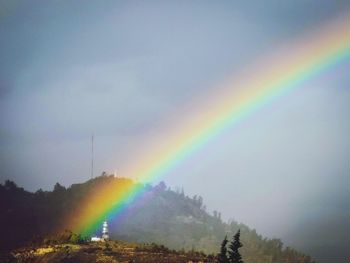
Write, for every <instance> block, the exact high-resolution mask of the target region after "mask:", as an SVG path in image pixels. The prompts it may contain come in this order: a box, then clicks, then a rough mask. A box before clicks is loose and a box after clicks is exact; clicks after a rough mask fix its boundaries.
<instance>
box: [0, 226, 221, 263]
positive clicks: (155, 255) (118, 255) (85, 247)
mask: <svg viewBox="0 0 350 263" xmlns="http://www.w3.org/2000/svg"><path fill="white" fill-rule="evenodd" d="M72 236H74V234H72V233H69V232H67V231H66V232H64V233H63V234H62V235H59V236H58V235H56V236H54V237H50V238H45V239H44V240H41V241H40V242H35V243H32V244H31V245H28V246H26V247H22V248H19V249H15V250H13V251H11V252H8V253H6V254H3V255H2V256H0V261H1V262H8V263H10V262H14V263H15V262H32V263H39V262H40V263H46V262H50V263H52V262H65V263H68V262H71V263H90V262H91V263H94V262H101V263H102V262H109V263H122V262H124V263H129V262H134V263H146V262H147V263H157V262H168V263H182V262H183V263H188V262H192V263H195V262H202V263H214V262H216V259H215V257H214V256H207V255H204V254H203V253H198V252H194V251H189V252H183V251H175V250H170V249H168V248H167V247H164V246H159V245H156V244H136V243H127V242H123V241H107V242H83V243H81V242H72Z"/></svg>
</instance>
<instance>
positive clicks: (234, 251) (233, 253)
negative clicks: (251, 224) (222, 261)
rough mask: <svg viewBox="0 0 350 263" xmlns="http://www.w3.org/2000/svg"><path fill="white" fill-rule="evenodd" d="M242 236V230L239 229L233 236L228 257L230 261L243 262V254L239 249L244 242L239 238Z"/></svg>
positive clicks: (231, 262)
mask: <svg viewBox="0 0 350 263" xmlns="http://www.w3.org/2000/svg"><path fill="white" fill-rule="evenodd" d="M240 236H241V231H240V230H238V231H237V233H236V234H235V235H234V236H233V240H232V241H231V243H230V245H229V251H228V257H229V262H230V263H243V260H242V256H241V254H240V253H239V251H238V249H239V248H241V247H243V244H242V243H241V241H240V240H239V239H240Z"/></svg>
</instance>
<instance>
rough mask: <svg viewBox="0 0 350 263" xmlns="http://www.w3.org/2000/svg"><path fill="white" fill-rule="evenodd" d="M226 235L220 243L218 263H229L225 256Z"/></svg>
mask: <svg viewBox="0 0 350 263" xmlns="http://www.w3.org/2000/svg"><path fill="white" fill-rule="evenodd" d="M227 242H228V240H227V236H225V238H224V240H223V241H222V243H221V247H220V253H219V254H218V262H219V263H229V260H228V257H227V248H226V245H227Z"/></svg>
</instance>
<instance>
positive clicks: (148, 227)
mask: <svg viewBox="0 0 350 263" xmlns="http://www.w3.org/2000/svg"><path fill="white" fill-rule="evenodd" d="M125 182H127V183H128V184H133V183H134V182H132V181H131V180H128V179H125V178H115V177H113V176H107V175H103V176H100V177H97V178H95V179H93V180H89V181H87V182H85V183H82V184H76V185H72V186H71V187H69V188H68V189H66V188H64V187H62V186H60V185H59V184H56V185H55V187H54V190H53V191H52V192H43V191H41V190H39V191H37V192H36V193H29V192H26V191H25V190H23V189H22V188H18V187H17V186H16V185H15V184H14V183H12V182H9V181H7V182H6V183H5V185H1V186H0V200H3V202H1V211H5V212H4V216H2V217H1V218H0V234H1V236H7V237H8V239H7V240H1V241H0V242H1V243H0V247H1V248H3V249H4V248H8V249H10V248H14V247H16V246H20V245H23V244H24V243H25V242H27V241H29V240H30V239H31V238H33V236H37V235H46V234H48V233H52V232H54V230H56V229H57V228H58V227H59V226H60V225H62V224H63V223H64V222H62V221H63V219H64V218H66V217H67V214H69V213H74V211H76V210H77V209H79V207H80V206H81V205H82V203H83V201H84V199H85V198H86V196H87V195H90V194H92V193H94V191H95V189H103V187H104V186H105V185H109V186H111V185H112V187H114V188H115V191H118V189H120V187H122V186H124V185H125ZM144 187H145V188H146V189H147V191H146V194H147V198H146V199H147V201H142V200H145V199H142V200H140V201H139V202H136V203H133V204H130V205H129V206H128V209H127V210H126V211H125V212H124V213H123V217H119V218H118V220H114V221H110V222H109V225H110V235H111V237H112V239H118V240H125V241H129V242H139V243H142V242H147V243H151V242H155V243H157V244H164V245H166V246H167V247H169V248H171V249H178V250H179V249H183V250H187V251H188V250H197V251H203V252H205V253H217V252H218V250H219V246H220V243H221V241H222V239H223V238H224V236H225V235H226V234H227V235H228V236H229V237H231V236H232V235H233V234H234V233H235V232H236V231H237V230H238V229H241V239H242V243H243V244H244V247H243V248H242V249H241V251H242V255H243V258H244V260H245V262H246V263H273V262H275V263H277V262H278V263H280V262H288V263H292V262H300V263H310V262H311V259H310V258H309V257H308V256H305V255H302V254H300V253H298V252H296V251H295V250H293V249H291V248H284V247H283V244H282V242H281V241H280V240H278V239H272V240H270V239H266V238H263V237H262V236H260V235H258V234H257V233H256V231H255V230H251V229H250V228H249V227H247V226H246V225H244V224H238V223H236V222H230V223H225V222H223V221H222V220H221V218H220V214H219V213H214V215H210V214H209V213H207V212H206V210H205V206H204V205H203V200H202V198H201V197H198V196H195V197H193V198H190V197H188V196H185V194H184V193H183V192H175V191H172V190H170V189H167V188H166V186H165V184H164V183H160V184H159V185H157V186H150V185H147V186H144ZM98 232H99V231H98V230H97V232H96V234H99V233H98Z"/></svg>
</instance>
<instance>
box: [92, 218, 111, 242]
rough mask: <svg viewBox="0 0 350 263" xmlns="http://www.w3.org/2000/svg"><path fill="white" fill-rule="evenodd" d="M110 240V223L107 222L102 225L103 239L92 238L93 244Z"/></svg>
mask: <svg viewBox="0 0 350 263" xmlns="http://www.w3.org/2000/svg"><path fill="white" fill-rule="evenodd" d="M107 240H109V233H108V223H107V221H106V220H105V221H104V222H103V224H102V237H98V236H93V237H91V241H92V242H104V241H107Z"/></svg>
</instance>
